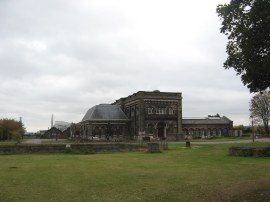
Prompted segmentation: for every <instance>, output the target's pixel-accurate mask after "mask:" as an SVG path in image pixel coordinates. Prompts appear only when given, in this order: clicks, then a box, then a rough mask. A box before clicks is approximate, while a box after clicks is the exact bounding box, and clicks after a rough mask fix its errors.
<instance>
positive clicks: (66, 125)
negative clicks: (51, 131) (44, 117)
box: [52, 121, 71, 132]
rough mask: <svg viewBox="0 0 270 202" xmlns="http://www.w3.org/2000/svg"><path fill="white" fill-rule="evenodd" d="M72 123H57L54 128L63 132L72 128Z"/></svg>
mask: <svg viewBox="0 0 270 202" xmlns="http://www.w3.org/2000/svg"><path fill="white" fill-rule="evenodd" d="M70 125H71V123H68V122H65V121H55V123H54V125H53V126H52V127H55V128H57V129H59V130H61V131H62V132H63V131H65V130H66V129H68V128H69V127H70Z"/></svg>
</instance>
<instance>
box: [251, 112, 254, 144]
mask: <svg viewBox="0 0 270 202" xmlns="http://www.w3.org/2000/svg"><path fill="white" fill-rule="evenodd" d="M250 118H251V127H252V142H254V121H253V116H252V115H251V116H250Z"/></svg>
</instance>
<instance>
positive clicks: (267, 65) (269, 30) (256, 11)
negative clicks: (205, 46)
mask: <svg viewBox="0 0 270 202" xmlns="http://www.w3.org/2000/svg"><path fill="white" fill-rule="evenodd" d="M216 11H217V13H218V16H219V17H220V18H221V19H222V20H223V21H222V26H221V29H220V32H221V33H223V34H225V35H226V36H227V37H228V43H227V50H226V52H227V53H228V58H227V60H226V61H225V62H224V68H225V69H229V68H231V67H232V68H234V70H235V71H236V72H237V75H241V79H242V82H243V84H244V85H246V86H247V87H248V88H249V89H250V92H260V91H263V90H265V89H266V88H267V87H269V86H270V1H269V0H231V1H230V3H229V4H223V5H218V6H217V10H216Z"/></svg>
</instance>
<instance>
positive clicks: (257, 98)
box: [250, 91, 270, 136]
mask: <svg viewBox="0 0 270 202" xmlns="http://www.w3.org/2000/svg"><path fill="white" fill-rule="evenodd" d="M250 112H251V116H252V117H254V118H255V119H257V120H258V119H259V120H260V121H261V122H262V123H263V125H264V129H265V132H266V134H267V135H268V136H269V120H270V93H269V92H267V91H264V92H262V93H257V94H256V95H254V96H253V97H252V99H251V102H250Z"/></svg>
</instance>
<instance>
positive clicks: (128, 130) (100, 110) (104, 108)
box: [71, 90, 233, 140]
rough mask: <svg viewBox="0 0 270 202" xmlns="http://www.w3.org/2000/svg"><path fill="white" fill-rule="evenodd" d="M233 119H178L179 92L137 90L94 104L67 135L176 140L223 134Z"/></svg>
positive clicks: (228, 130) (216, 117)
mask: <svg viewBox="0 0 270 202" xmlns="http://www.w3.org/2000/svg"><path fill="white" fill-rule="evenodd" d="M232 125H233V122H232V121H231V120H229V119H228V118H226V117H219V116H214V117H207V118H201V119H183V118H182V93H180V92H160V91H157V90H156V91H138V92H137V93H134V94H132V95H130V96H128V97H124V98H120V99H118V100H116V101H115V102H114V103H113V104H107V105H97V106H94V107H92V108H91V109H89V110H88V112H87V113H86V115H85V116H84V118H83V119H82V121H81V122H80V123H78V124H73V125H72V126H71V135H72V136H80V137H84V138H92V139H93V138H96V137H98V138H99V139H100V138H101V139H115V138H121V139H130V138H131V139H139V138H141V137H145V136H149V137H151V138H156V139H169V140H179V139H183V138H184V137H187V136H189V137H193V138H196V137H198V138H199V137H200V138H203V137H207V136H224V135H228V134H230V133H231V130H232V128H233V127H232Z"/></svg>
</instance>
